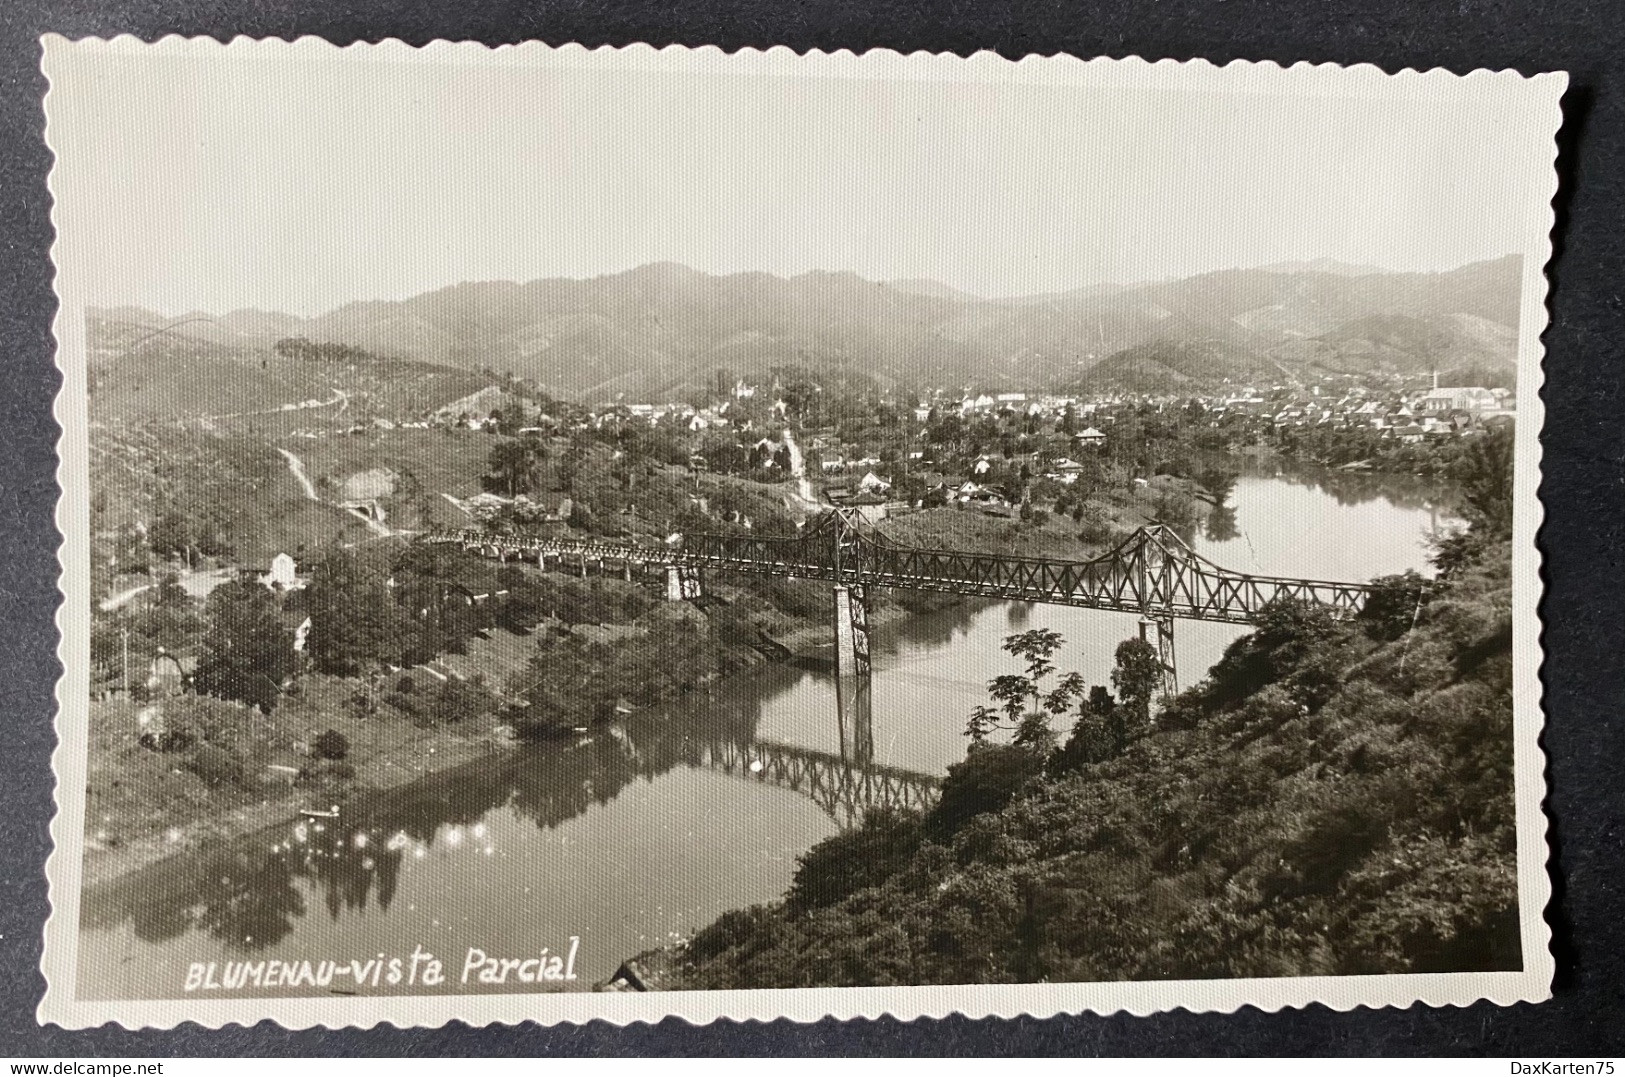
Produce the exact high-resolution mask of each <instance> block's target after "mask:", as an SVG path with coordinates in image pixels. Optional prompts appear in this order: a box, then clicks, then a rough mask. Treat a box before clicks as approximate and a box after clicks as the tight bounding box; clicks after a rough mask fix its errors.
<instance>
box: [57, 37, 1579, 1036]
mask: <svg viewBox="0 0 1625 1077" xmlns="http://www.w3.org/2000/svg"><path fill="white" fill-rule="evenodd" d="M41 42H42V46H43V48H42V54H43V55H42V69H43V72H44V74H45V76H46V80H47V83H48V89H47V92H46V96H45V102H44V105H45V117H46V124H45V139H46V142H47V145H48V146H49V147H50V148H51V149H52V152H53V154H54V162H55V163H54V164H53V168H52V172H51V176H50V184H49V185H50V191H51V194H52V196H53V200H52V209H51V218H52V224H53V226H54V227H55V229H56V236H57V238H56V240H55V241H54V242H53V247H52V261H53V267H54V269H55V280H54V284H55V290H56V294H57V299H58V303H59V305H58V311H57V315H56V318H55V321H54V324H53V330H54V339H55V341H56V344H57V356H56V358H57V366H58V369H59V370H60V371H61V374H62V379H63V380H62V387H61V389H60V391H59V393H58V395H57V398H56V402H55V406H54V409H53V412H54V416H55V418H56V420H57V422H58V424H59V425H60V427H61V431H62V433H61V437H60V439H59V441H58V457H59V466H58V471H57V480H58V484H59V489H60V497H59V501H58V504H57V510H56V515H55V519H56V525H57V528H58V530H59V532H60V534H61V540H62V541H61V546H60V548H59V555H58V561H59V564H60V566H61V573H60V576H59V589H60V591H61V595H62V598H63V602H62V605H61V607H60V609H59V611H58V614H57V627H58V630H59V632H60V634H61V643H60V645H59V648H58V652H57V653H58V657H59V659H60V660H61V662H62V667H63V673H62V676H61V678H60V679H59V681H58V684H57V692H56V698H57V713H56V716H55V723H54V724H55V729H56V732H57V737H58V742H57V748H56V750H55V752H54V754H53V757H52V765H53V771H54V774H55V777H56V779H57V782H56V792H55V806H56V813H55V815H54V817H53V819H52V821H51V826H50V834H51V838H52V843H53V844H52V850H51V852H50V854H49V856H48V859H47V862H46V867H45V874H46V879H47V882H48V886H49V898H50V902H51V913H50V915H49V917H48V919H47V921H46V923H45V924H44V927H43V934H44V943H45V945H44V953H43V957H42V960H41V971H42V973H43V975H44V978H45V981H46V991H45V993H44V996H43V997H42V999H41V1001H40V1003H39V1006H38V1009H37V1012H36V1016H37V1019H38V1020H39V1021H40V1022H41V1023H42V1024H55V1025H59V1026H61V1027H64V1028H68V1029H84V1028H92V1027H98V1026H103V1025H116V1026H121V1027H123V1028H126V1029H130V1030H135V1029H143V1028H154V1029H168V1028H174V1027H176V1026H177V1025H180V1024H183V1023H193V1024H198V1025H201V1026H203V1027H205V1028H210V1029H219V1028H222V1027H225V1026H227V1025H233V1024H236V1025H243V1026H248V1025H253V1024H257V1023H259V1022H262V1021H274V1022H276V1023H277V1024H279V1025H282V1026H283V1027H285V1028H288V1029H307V1028H315V1027H323V1028H360V1029H367V1028H372V1027H376V1026H379V1025H390V1026H395V1027H402V1028H404V1027H438V1026H441V1025H445V1024H447V1023H449V1022H452V1021H461V1022H464V1023H466V1024H469V1025H472V1026H483V1025H494V1024H500V1025H515V1024H519V1023H523V1022H536V1023H538V1024H541V1025H554V1024H558V1023H561V1022H568V1023H574V1024H584V1023H586V1022H589V1021H606V1022H609V1023H611V1024H614V1025H618V1026H625V1025H628V1024H631V1023H635V1022H648V1023H654V1022H657V1021H660V1020H662V1019H664V1018H668V1017H676V1018H680V1019H683V1020H685V1021H689V1022H692V1023H696V1024H705V1023H710V1022H712V1021H717V1020H725V1021H747V1020H760V1021H771V1020H776V1019H780V1018H783V1019H789V1020H792V1021H797V1022H813V1021H817V1020H821V1019H823V1018H826V1017H828V1018H836V1019H852V1018H868V1019H873V1018H880V1017H892V1018H897V1019H901V1020H912V1019H914V1018H920V1017H926V1018H942V1017H947V1016H951V1015H955V1014H958V1015H963V1016H965V1017H968V1018H984V1017H998V1018H1014V1017H1020V1016H1029V1017H1036V1018H1046V1017H1052V1016H1056V1015H1061V1014H1077V1013H1093V1014H1097V1015H1110V1014H1114V1013H1129V1014H1135V1015H1142V1016H1143V1015H1147V1014H1152V1013H1159V1012H1167V1011H1172V1010H1180V1009H1182V1010H1187V1011H1190V1012H1195V1013H1201V1012H1220V1013H1232V1012H1235V1011H1236V1010H1238V1009H1240V1008H1242V1007H1254V1008H1257V1009H1259V1010H1262V1011H1266V1012H1278V1011H1280V1010H1283V1009H1293V1008H1304V1007H1308V1006H1311V1005H1321V1006H1326V1007H1328V1008H1331V1009H1333V1010H1338V1011H1348V1010H1351V1009H1354V1008H1356V1007H1408V1006H1411V1005H1414V1004H1417V1003H1422V1004H1425V1005H1429V1006H1457V1007H1462V1006H1469V1005H1472V1004H1474V1003H1477V1002H1480V1001H1488V1002H1491V1003H1494V1004H1496V1005H1502V1006H1506V1005H1512V1004H1515V1003H1519V1002H1539V1001H1543V1000H1545V999H1547V998H1550V996H1551V985H1552V978H1553V973H1554V959H1553V954H1552V950H1551V928H1550V925H1549V924H1548V923H1547V921H1546V919H1545V912H1546V909H1547V906H1548V904H1549V902H1550V901H1551V898H1552V885H1551V879H1550V876H1549V874H1548V861H1549V856H1550V848H1549V844H1548V840H1547V832H1548V820H1547V817H1546V815H1545V811H1544V807H1543V805H1544V800H1545V797H1546V794H1547V787H1546V777H1545V773H1546V762H1545V753H1544V750H1543V748H1542V746H1541V742H1540V738H1541V732H1542V725H1543V714H1542V709H1541V698H1542V691H1541V683H1540V672H1541V664H1542V654H1543V652H1542V644H1541V622H1540V616H1539V603H1540V600H1541V596H1542V592H1543V583H1542V580H1541V574H1540V571H1541V556H1540V552H1539V550H1538V548H1537V546H1536V543H1535V537H1536V534H1537V532H1538V531H1539V529H1540V525H1541V521H1542V518H1543V509H1542V506H1541V504H1540V501H1539V497H1538V490H1539V486H1540V480H1541V448H1540V443H1539V435H1540V431H1541V429H1542V426H1543V423H1544V412H1545V408H1544V403H1543V401H1542V398H1541V394H1540V390H1541V388H1542V386H1543V382H1544V374H1543V370H1542V359H1543V356H1544V345H1543V340H1542V338H1543V335H1544V333H1545V331H1546V329H1547V328H1548V325H1549V320H1550V319H1549V312H1548V306H1547V299H1548V291H1549V284H1548V279H1547V273H1546V267H1547V265H1548V263H1549V262H1550V260H1551V257H1552V239H1551V236H1552V229H1553V226H1554V221H1555V218H1554V211H1553V205H1552V200H1553V198H1554V197H1555V195H1556V193H1557V190H1558V177H1557V172H1556V167H1555V166H1556V157H1557V142H1556V136H1557V133H1558V129H1559V127H1560V126H1561V122H1562V111H1561V106H1560V100H1561V97H1562V95H1563V93H1564V91H1565V89H1566V88H1567V84H1568V77H1567V74H1566V73H1564V72H1541V73H1537V74H1533V75H1524V74H1522V73H1520V72H1518V71H1516V70H1510V69H1505V70H1489V69H1485V68H1479V69H1476V70H1474V71H1472V72H1470V73H1468V74H1465V75H1460V74H1456V73H1454V72H1452V71H1449V70H1447V69H1444V68H1438V67H1435V68H1431V69H1429V70H1426V71H1419V70H1416V69H1414V68H1405V69H1403V70H1401V71H1398V72H1392V73H1390V72H1388V71H1385V70H1383V69H1382V68H1380V67H1378V66H1376V65H1374V64H1369V63H1358V64H1353V65H1348V66H1345V65H1341V64H1337V63H1329V62H1327V63H1315V64H1311V63H1308V62H1299V63H1295V64H1292V65H1290V66H1283V65H1281V64H1278V63H1276V62H1274V61H1248V60H1233V61H1230V62H1228V63H1225V64H1223V65H1218V64H1214V63H1211V62H1209V61H1207V60H1203V59H1200V58H1193V59H1187V60H1173V59H1160V60H1156V61H1148V60H1144V59H1142V58H1140V57H1138V56H1128V57H1123V58H1114V57H1108V56H1100V57H1096V58H1093V59H1088V60H1085V59H1081V58H1078V57H1075V56H1072V55H1068V54H1064V53H1056V54H1052V55H1048V56H1043V55H1037V54H1029V55H1027V56H1025V57H1024V58H1022V59H1020V60H1010V59H1007V58H1005V57H1003V56H1001V55H999V54H997V53H993V52H988V51H979V52H976V53H973V54H971V55H970V56H960V55H958V54H955V53H928V52H914V53H909V54H903V53H899V52H896V51H893V50H890V49H872V50H868V51H865V52H861V53H854V52H852V51H850V50H845V49H842V50H838V51H835V52H823V51H819V50H811V51H808V52H806V53H797V52H795V51H794V50H792V49H789V48H787V47H784V46H775V47H772V48H769V49H766V50H760V49H754V48H745V49H740V50H738V51H736V52H732V53H729V52H725V51H724V50H722V49H720V48H718V47H715V46H700V47H687V46H682V45H666V46H663V47H655V46H652V45H649V44H646V43H638V44H633V45H628V46H622V47H616V46H608V45H605V46H598V47H592V48H589V47H586V46H582V45H579V44H564V45H558V46H554V45H548V44H545V43H542V42H540V41H528V42H523V43H519V44H504V45H497V46H488V45H485V44H482V43H479V42H473V41H460V42H452V41H446V40H437V41H434V42H431V43H428V44H425V45H421V46H414V45H408V44H406V43H405V42H403V41H401V40H399V39H397V38H389V39H385V40H382V41H378V42H356V43H353V44H349V45H344V46H338V45H334V44H332V43H330V42H328V41H327V40H325V39H323V38H319V37H314V36H303V37H299V38H296V39H294V40H292V41H288V40H284V39H281V38H263V39H260V38H248V37H242V36H239V37H236V38H234V39H232V40H230V41H229V42H222V41H220V40H218V39H216V38H213V37H196V38H185V37H181V36H178V35H169V36H165V37H162V38H160V39H158V40H156V41H153V42H147V41H143V40H141V39H139V38H136V37H134V36H131V35H119V36H116V37H112V38H99V37H86V38H80V39H76V40H70V39H68V38H66V37H63V36H61V35H57V34H47V35H45V36H44V37H43V38H42V39H41ZM71 49H94V50H98V51H99V52H100V53H102V54H105V55H108V56H123V57H143V58H159V57H162V58H171V59H173V58H195V57H201V56H220V55H228V54H229V55H232V56H233V57H234V59H239V60H241V62H252V61H253V60H254V59H256V58H268V57H273V56H274V57H276V58H279V59H280V58H283V57H285V56H286V55H288V54H289V53H294V54H299V58H301V59H303V58H305V57H310V58H312V59H321V60H325V61H328V62H332V61H334V60H335V59H339V58H342V60H343V61H344V62H353V63H368V62H371V63H431V64H452V65H479V64H499V65H508V64H512V65H553V66H557V67H577V68H582V67H585V68H603V69H612V70H639V71H644V72H667V73H674V74H707V73H710V74H716V73H727V74H734V75H739V74H755V75H760V76H764V77H774V76H793V77H798V78H833V79H905V80H916V81H942V82H987V83H989V84H1010V83H1028V84H1043V85H1078V86H1094V87H1114V88H1124V89H1128V88H1154V89H1178V90H1185V91H1200V90H1208V91H1214V92H1224V93H1231V94H1274V93H1283V92H1291V93H1293V94H1296V95H1300V96H1303V95H1317V94H1319V95H1328V96H1337V97H1342V98H1347V97H1361V98H1371V99H1381V98H1391V97H1399V98H1410V99H1417V98H1421V99H1425V100H1428V101H1448V100H1451V99H1453V98H1456V97H1459V96H1461V95H1481V94H1493V95H1501V96H1502V97H1504V98H1505V100H1506V101H1507V103H1508V104H1509V105H1516V107H1517V109H1518V117H1519V119H1520V120H1521V121H1522V122H1523V123H1524V124H1526V125H1528V127H1529V129H1530V131H1529V137H1530V138H1531V139H1533V138H1536V137H1538V138H1540V139H1542V140H1543V141H1544V144H1545V145H1547V146H1549V147H1550V154H1549V155H1548V156H1547V157H1546V158H1545V159H1544V160H1545V169H1544V179H1545V183H1544V186H1540V185H1539V184H1538V183H1537V184H1536V187H1537V188H1538V190H1539V193H1540V197H1539V198H1538V199H1537V198H1535V197H1534V196H1531V198H1530V199H1529V202H1528V204H1527V205H1526V206H1523V207H1519V208H1520V209H1521V210H1522V211H1523V212H1524V214H1525V222H1524V235H1525V237H1526V241H1525V246H1524V248H1523V250H1522V252H1521V253H1522V254H1523V255H1524V258H1523V283H1522V291H1521V308H1520V328H1519V339H1518V360H1517V362H1518V386H1519V398H1520V399H1519V421H1518V423H1517V427H1516V441H1515V463H1514V509H1513V602H1512V605H1513V648H1514V650H1513V653H1514V688H1513V697H1514V699H1513V703H1514V707H1513V709H1514V722H1513V724H1514V782H1515V795H1516V826H1517V841H1518V850H1517V863H1518V895H1519V910H1520V939H1521V943H1522V950H1523V953H1524V955H1525V968H1524V969H1522V970H1521V971H1516V972H1512V971H1507V972H1487V973H1485V972H1479V973H1465V972H1464V973H1440V974H1402V975H1372V976H1306V977H1289V978H1279V979H1230V980H1165V981H1105V982H1090V983H1037V984H998V985H983V984H962V985H949V986H907V987H839V988H815V989H771V990H719V991H673V992H649V993H619V992H599V993H583V994H534V993H532V994H505V995H484V994H444V995H418V996H385V997H359V996H355V997H351V996H333V995H323V996H316V997H309V998H252V999H246V998H245V999H204V998H199V997H195V996H194V997H183V998H172V999H163V1000H95V1001H91V1000H81V999H79V998H77V997H76V995H75V991H74V982H75V975H76V958H77V945H76V940H77V924H78V919H79V897H80V892H79V888H80V880H81V872H82V854H83V851H84V850H83V836H82V835H83V823H84V817H85V811H86V805H85V782H84V779H85V774H86V769H87V748H88V733H87V728H86V726H87V720H86V719H87V712H86V705H87V701H88V695H89V667H90V662H89V634H90V633H89V622H90V618H89V613H88V610H89V608H90V607H89V603H90V580H89V552H90V551H89V538H90V535H89V478H88V440H87V438H88V426H89V421H88V415H87V405H86V401H87V395H86V388H87V387H86V365H85V332H84V325H85V323H84V317H83V312H84V310H85V306H86V304H85V303H84V302H83V301H82V300H81V298H80V297H79V296H78V295H77V292H76V282H75V280H74V279H73V275H72V273H71V267H70V269H65V268H64V266H63V262H62V256H63V253H64V251H63V249H62V248H63V244H62V240H61V234H62V228H61V224H62V222H61V221H60V220H59V219H58V213H59V207H60V197H59V196H60V192H61V189H62V184H63V183H64V181H65V177H64V175H63V172H62V159H61V155H60V153H58V152H57V148H56V147H55V146H54V145H52V127H53V125H54V124H59V123H60V122H61V119H60V112H61V109H62V102H61V100H59V95H58V93H57V90H56V88H55V81H54V80H53V79H52V78H51V74H52V65H53V62H54V61H55V60H56V59H57V58H59V57H61V56H63V55H64V54H65V53H66V51H67V50H71ZM1537 178H1538V177H1537Z"/></svg>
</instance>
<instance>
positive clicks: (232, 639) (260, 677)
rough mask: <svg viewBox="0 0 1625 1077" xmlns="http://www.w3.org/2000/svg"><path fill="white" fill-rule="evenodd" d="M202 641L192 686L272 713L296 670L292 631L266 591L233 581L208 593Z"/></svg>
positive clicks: (250, 583)
mask: <svg viewBox="0 0 1625 1077" xmlns="http://www.w3.org/2000/svg"><path fill="white" fill-rule="evenodd" d="M205 614H206V616H207V619H208V622H209V631H208V633H207V635H206V636H205V637H204V640H203V653H202V655H201V656H200V657H199V661H198V666H197V672H196V674H195V675H194V676H193V682H192V683H193V685H194V686H195V687H196V688H197V690H198V691H199V692H202V693H203V694H204V695H211V696H217V697H219V698H221V699H235V700H240V701H241V702H244V703H249V704H252V705H254V706H256V707H258V708H259V709H260V710H262V711H264V712H265V713H266V714H269V713H270V712H271V708H272V707H274V706H276V700H277V696H278V695H279V694H280V693H281V691H282V683H283V682H284V681H286V680H287V679H288V678H289V677H291V676H293V674H294V672H295V671H296V670H297V669H298V668H299V656H298V654H297V653H296V652H295V651H294V649H293V632H292V631H291V630H290V629H289V628H288V627H287V626H286V625H285V624H283V622H282V617H281V612H280V610H279V609H278V607H277V604H276V599H274V598H273V597H272V596H271V592H270V591H268V590H267V589H266V588H264V587H262V586H260V585H259V584H257V583H254V582H251V581H245V580H236V581H233V582H231V583H224V584H221V585H220V586H219V587H216V588H215V589H214V592H213V593H212V594H210V595H209V601H208V605H207V606H206V607H205Z"/></svg>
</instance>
